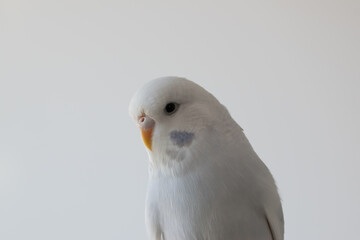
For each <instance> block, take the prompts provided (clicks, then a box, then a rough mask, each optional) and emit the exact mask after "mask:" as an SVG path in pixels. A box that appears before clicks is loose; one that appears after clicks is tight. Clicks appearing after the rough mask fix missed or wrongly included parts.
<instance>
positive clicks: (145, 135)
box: [141, 128, 153, 151]
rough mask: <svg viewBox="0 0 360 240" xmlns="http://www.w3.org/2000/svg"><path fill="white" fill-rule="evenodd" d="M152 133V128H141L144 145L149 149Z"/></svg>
mask: <svg viewBox="0 0 360 240" xmlns="http://www.w3.org/2000/svg"><path fill="white" fill-rule="evenodd" d="M152 134H153V128H150V129H146V130H144V129H141V137H142V139H143V141H144V144H145V146H146V147H147V148H148V149H149V150H150V151H151V150H152V148H151V147H152Z"/></svg>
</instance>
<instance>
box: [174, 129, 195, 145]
mask: <svg viewBox="0 0 360 240" xmlns="http://www.w3.org/2000/svg"><path fill="white" fill-rule="evenodd" d="M194 137H195V135H194V133H192V132H186V131H172V132H170V140H171V141H172V142H173V143H174V144H175V145H177V146H179V147H184V146H189V145H190V144H191V142H192V140H193V139H194Z"/></svg>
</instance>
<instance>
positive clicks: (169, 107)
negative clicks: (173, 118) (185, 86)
mask: <svg viewBox="0 0 360 240" xmlns="http://www.w3.org/2000/svg"><path fill="white" fill-rule="evenodd" d="M178 106H179V104H177V103H173V102H170V103H168V104H166V106H165V109H164V110H165V113H166V114H168V115H171V114H173V113H175V112H176V110H177V109H178Z"/></svg>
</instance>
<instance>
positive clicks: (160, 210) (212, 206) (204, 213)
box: [147, 174, 241, 240]
mask: <svg viewBox="0 0 360 240" xmlns="http://www.w3.org/2000/svg"><path fill="white" fill-rule="evenodd" d="M216 177H217V176H216V175H212V176H207V175H201V174H198V175H195V176H187V177H182V178H169V179H158V180H151V181H150V183H149V189H148V197H147V218H148V224H154V223H155V224H158V225H159V228H161V231H162V232H163V234H164V235H165V236H171V239H174V240H176V239H189V240H190V239H209V240H210V239H219V237H218V235H219V234H221V231H222V230H223V229H220V228H222V227H223V226H220V225H219V224H218V222H219V221H221V219H227V220H230V218H231V216H233V214H231V209H232V206H233V205H234V204H235V202H236V204H239V203H240V202H241V200H239V199H236V198H231V197H229V192H230V191H233V190H234V189H231V188H232V187H231V185H230V184H227V182H223V181H221V180H219V178H218V180H216ZM223 179H224V178H223ZM174 237H175V238H174Z"/></svg>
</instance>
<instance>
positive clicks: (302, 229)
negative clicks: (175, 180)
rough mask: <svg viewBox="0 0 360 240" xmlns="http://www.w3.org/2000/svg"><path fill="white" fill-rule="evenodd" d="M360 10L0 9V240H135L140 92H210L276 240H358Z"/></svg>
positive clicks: (133, 4)
mask: <svg viewBox="0 0 360 240" xmlns="http://www.w3.org/2000/svg"><path fill="white" fill-rule="evenodd" d="M359 11H360V2H359V1H357V0H354V1H350V0H345V1H344V0H343V1H340V0H338V1H336V0H335V1H334V0H330V1H325V0H324V1H320V0H305V1H303V0H295V1H281V0H277V1H275V0H271V1H265V0H262V1H220V0H217V1H196V0H192V1H187V0H183V1H179V0H176V1H165V0H163V1H160V0H158V1H123V0H113V1H110V0H101V1H100V0H86V1H85V0H61V1H55V0H50V1H49V0H32V1H25V0H0V239H2V240H15V239H16V240H24V239H26V240H48V239H51V240H63V239H70V240H78V239H86V240H98V239H109V240H110V239H121V240H123V239H134V240H142V239H146V232H145V224H144V201H145V191H146V184H147V177H148V175H147V155H146V151H145V148H144V146H143V143H142V141H141V139H140V136H139V131H138V129H137V127H136V126H135V124H134V123H133V122H132V120H131V119H130V117H129V115H128V103H129V101H130V99H131V96H132V94H133V93H134V92H135V91H136V89H138V88H139V87H140V86H141V85H142V84H144V83H145V82H146V81H148V80H151V79H153V78H157V77H160V76H166V75H175V76H182V77H186V78H188V79H190V80H193V81H195V82H197V83H198V84H200V85H202V86H203V87H205V88H206V89H207V90H209V91H210V92H212V93H213V94H214V95H215V96H216V97H217V98H218V99H219V100H220V101H221V102H222V103H223V104H224V105H225V106H227V108H228V109H229V111H230V112H231V114H232V116H233V117H234V118H235V119H236V121H237V122H238V123H239V124H240V125H241V126H242V127H243V129H244V130H245V133H246V135H247V136H248V138H249V139H250V141H251V143H252V144H253V147H254V148H255V150H256V152H257V153H258V154H259V155H260V157H261V158H262V159H263V161H264V162H265V163H266V164H267V166H268V167H269V168H270V170H271V172H272V173H273V175H274V177H275V179H276V181H277V184H278V187H279V190H280V194H281V197H282V201H283V208H284V214H285V222H286V224H285V232H286V233H285V237H286V239H289V240H290V239H291V240H303V239H310V240H319V239H324V240H325V239H326V240H332V239H334V240H335V239H336V240H338V239H358V238H359V231H360V221H359V216H360V206H359V205H360V186H359V185H360V177H359V170H360V169H359V168H360V127H359V125H360V107H359V103H360V97H359V88H360V83H359V81H360V66H359V65H360V44H359V43H360V14H359Z"/></svg>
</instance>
